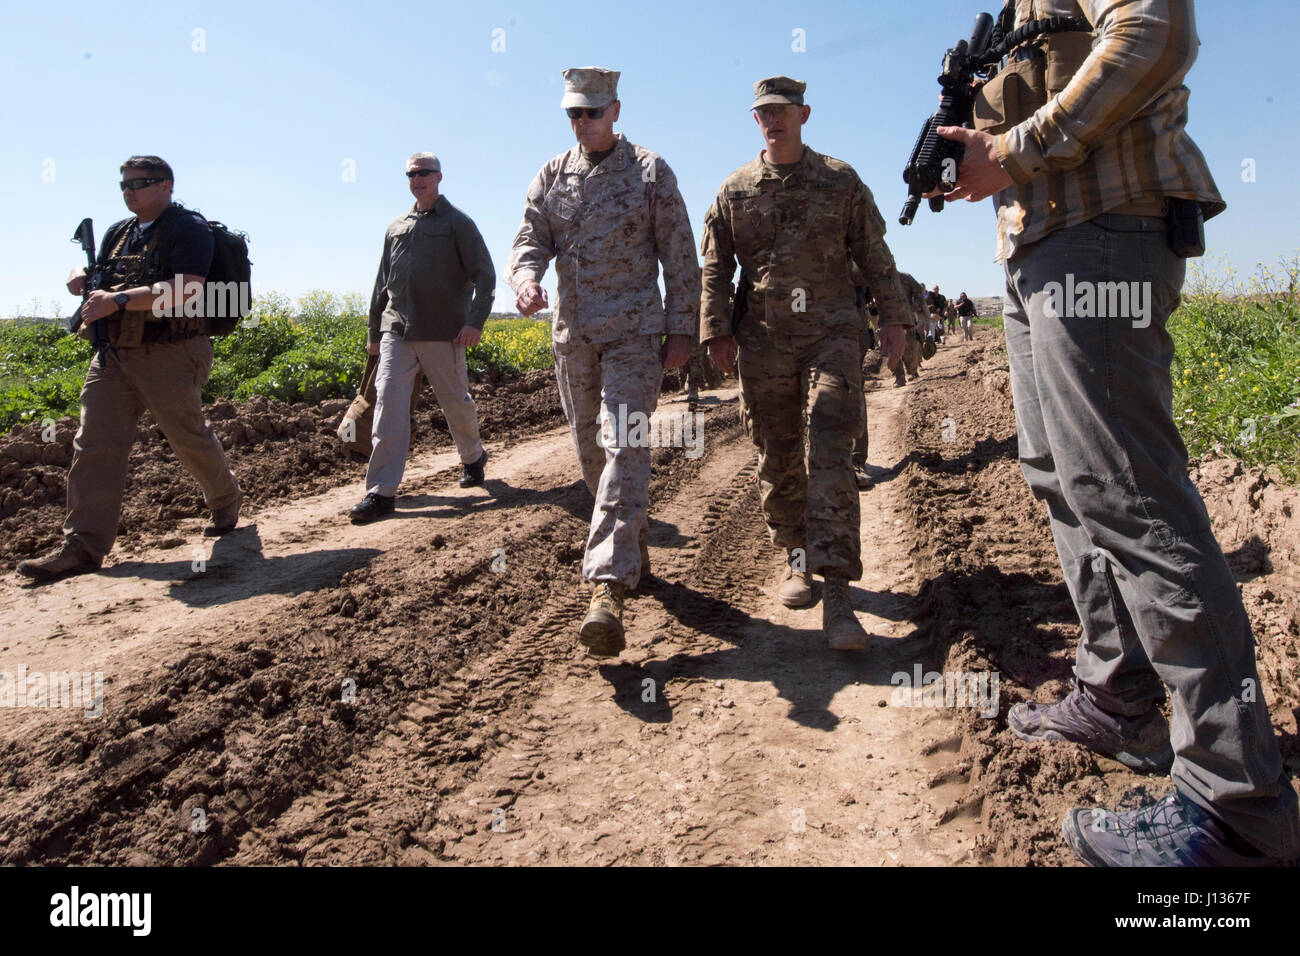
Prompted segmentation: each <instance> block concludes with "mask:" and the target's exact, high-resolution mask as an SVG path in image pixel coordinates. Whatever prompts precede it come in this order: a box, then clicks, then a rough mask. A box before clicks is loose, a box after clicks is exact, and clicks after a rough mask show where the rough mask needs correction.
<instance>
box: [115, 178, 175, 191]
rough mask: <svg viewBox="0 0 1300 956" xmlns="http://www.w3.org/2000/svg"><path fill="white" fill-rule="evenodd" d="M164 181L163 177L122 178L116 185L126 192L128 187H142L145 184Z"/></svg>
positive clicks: (149, 184) (150, 184)
mask: <svg viewBox="0 0 1300 956" xmlns="http://www.w3.org/2000/svg"><path fill="white" fill-rule="evenodd" d="M166 181H167V180H165V179H124V180H122V181H121V182H120V183H118V185H119V186H121V187H122V192H126V191H127V190H128V189H144V187H145V186H152V185H154V184H155V183H165V182H166Z"/></svg>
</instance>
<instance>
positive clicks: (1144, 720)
mask: <svg viewBox="0 0 1300 956" xmlns="http://www.w3.org/2000/svg"><path fill="white" fill-rule="evenodd" d="M1008 6H1009V10H1013V11H1014V26H1016V27H1020V26H1022V25H1024V24H1025V23H1027V22H1029V21H1031V20H1034V19H1040V18H1046V17H1053V16H1061V17H1076V18H1077V17H1082V18H1083V21H1081V22H1080V23H1078V24H1077V25H1076V26H1078V27H1080V28H1081V29H1082V30H1084V31H1087V30H1089V29H1090V30H1091V44H1090V45H1089V42H1088V39H1087V35H1086V33H1085V34H1083V44H1082V47H1078V46H1077V45H1076V46H1075V49H1077V50H1079V51H1080V52H1079V55H1078V58H1077V61H1076V62H1074V63H1071V64H1070V67H1069V68H1068V69H1065V70H1063V69H1062V67H1061V61H1062V55H1061V53H1062V51H1063V50H1068V49H1069V48H1070V46H1071V44H1072V43H1075V44H1077V42H1078V37H1079V36H1080V34H1079V33H1075V34H1073V36H1074V37H1075V40H1072V41H1067V42H1061V43H1060V44H1059V45H1057V46H1056V47H1055V48H1053V40H1054V39H1055V37H1053V36H1047V37H1041V38H1038V39H1036V40H1031V41H1030V42H1029V43H1027V44H1025V48H1023V49H1020V50H1018V51H1016V53H1015V54H1014V55H1013V62H1018V61H1023V60H1026V59H1032V57H1034V56H1043V59H1044V61H1045V63H1046V76H1047V83H1046V84H1045V86H1046V99H1045V102H1043V104H1042V105H1041V106H1040V107H1039V108H1037V109H1036V110H1034V111H1033V113H1032V115H1029V116H1009V117H1006V123H1007V124H1011V125H1009V127H1008V128H1005V129H1003V131H1001V132H999V133H997V135H993V134H992V133H990V132H977V131H975V130H967V129H961V128H956V127H945V128H942V129H940V131H939V132H940V135H942V136H945V137H947V138H949V139H954V140H959V141H961V142H962V143H963V144H964V145H965V147H966V154H965V157H964V159H963V161H962V163H961V166H960V169H959V172H958V185H957V189H956V191H955V192H952V193H949V194H948V198H949V199H960V198H966V199H969V200H971V201H978V200H981V199H985V198H987V197H989V196H994V197H995V200H994V201H995V205H996V207H997V212H998V256H997V259H998V261H999V262H1000V263H1002V264H1003V265H1004V267H1005V270H1006V277H1007V295H1006V315H1005V326H1006V339H1007V354H1008V356H1009V359H1010V364H1011V374H1012V392H1013V396H1014V400H1015V407H1016V421H1017V429H1018V437H1019V449H1020V462H1021V468H1022V471H1023V472H1024V475H1025V478H1026V480H1027V481H1028V482H1029V486H1030V488H1031V489H1032V490H1033V492H1034V495H1035V496H1036V497H1038V498H1040V499H1042V500H1043V501H1045V502H1046V503H1047V507H1048V512H1049V514H1050V517H1051V524H1052V532H1053V535H1054V538H1055V541H1056V547H1057V553H1058V554H1059V556H1060V559H1061V564H1062V568H1063V571H1064V574H1065V579H1066V583H1067V584H1068V586H1069V588H1070V593H1071V596H1072V597H1073V599H1074V603H1075V607H1076V609H1077V610H1078V612H1079V618H1080V621H1081V624H1082V636H1081V638H1080V640H1079V646H1078V650H1077V657H1076V663H1075V681H1076V688H1075V690H1074V691H1073V692H1072V693H1071V694H1070V695H1069V696H1068V697H1066V698H1065V699H1064V700H1063V701H1060V702H1058V703H1056V704H1051V705H1043V704H1035V703H1030V704H1018V705H1016V706H1015V707H1013V708H1012V709H1011V711H1010V713H1009V714H1008V724H1009V725H1010V727H1011V729H1012V730H1013V731H1014V732H1015V733H1016V734H1017V736H1019V737H1021V738H1024V739H1027V740H1039V741H1052V742H1059V741H1062V740H1069V741H1073V742H1076V743H1080V744H1083V745H1085V746H1088V747H1090V748H1092V749H1094V750H1097V751H1099V752H1102V753H1105V754H1108V755H1110V756H1113V757H1115V758H1116V759H1118V760H1120V761H1121V762H1122V763H1124V764H1126V765H1127V766H1129V767H1131V768H1133V769H1136V770H1139V771H1141V772H1148V773H1151V772H1157V773H1164V772H1166V771H1170V770H1171V768H1172V777H1173V781H1174V786H1175V790H1174V792H1173V793H1172V794H1170V795H1169V796H1168V797H1166V798H1165V799H1164V800H1161V801H1159V802H1158V803H1156V804H1153V805H1150V806H1146V807H1143V808H1141V809H1139V810H1136V811H1132V812H1127V813H1112V812H1109V811H1106V810H1102V809H1087V810H1085V809H1076V810H1072V811H1071V812H1070V813H1069V814H1068V815H1067V817H1066V820H1065V823H1064V826H1063V832H1064V835H1065V838H1066V841H1067V842H1068V843H1069V844H1070V846H1071V848H1072V849H1074V851H1075V852H1076V853H1077V854H1078V855H1079V856H1080V857H1081V858H1082V859H1083V860H1084V861H1085V862H1087V863H1090V864H1092V865H1266V864H1270V863H1275V862H1277V861H1281V860H1289V859H1293V858H1295V857H1296V856H1297V854H1298V853H1300V815H1298V814H1297V802H1296V795H1295V791H1294V790H1293V789H1292V788H1291V785H1290V782H1289V781H1288V779H1287V776H1286V773H1285V771H1284V770H1283V769H1282V761H1281V755H1280V753H1279V749H1278V745H1277V740H1276V737H1275V735H1274V732H1273V728H1272V725H1271V723H1270V721H1269V715H1268V709H1267V707H1266V705H1265V703H1264V699H1263V694H1262V693H1261V691H1260V687H1259V675H1258V673H1257V672H1256V667H1255V659H1254V641H1253V636H1252V634H1251V625H1250V621H1249V619H1248V618H1247V616H1246V612H1245V609H1244V608H1243V606H1242V602H1241V598H1240V596H1239V594H1238V592H1237V588H1236V585H1235V583H1234V581H1233V577H1232V573H1231V571H1230V570H1229V569H1228V566H1227V563H1226V561H1225V560H1224V558H1223V554H1222V552H1221V551H1220V549H1219V546H1218V543H1217V542H1216V541H1215V539H1214V535H1213V532H1212V531H1211V530H1210V522H1209V517H1208V515H1207V513H1206V510H1205V505H1204V503H1203V502H1202V500H1201V497H1200V494H1199V493H1198V492H1197V490H1196V487H1195V486H1194V485H1193V484H1192V483H1191V481H1190V480H1189V478H1188V477H1187V450H1186V448H1185V446H1184V445H1183V442H1182V439H1181V437H1180V436H1179V434H1178V429H1177V427H1176V426H1175V424H1174V421H1173V415H1172V410H1171V399H1172V385H1171V382H1170V376H1169V367H1170V362H1171V360H1172V358H1173V354H1174V344H1173V341H1172V340H1171V339H1170V337H1169V335H1168V333H1167V332H1166V331H1165V322H1166V320H1167V319H1168V317H1169V315H1170V314H1171V313H1172V312H1173V311H1174V309H1175V308H1176V307H1177V306H1178V302H1179V297H1180V291H1181V288H1182V284H1183V277H1184V271H1185V265H1186V263H1185V260H1184V259H1183V258H1181V257H1180V254H1181V255H1184V256H1185V255H1199V254H1200V250H1198V249H1197V248H1196V246H1197V245H1198V243H1197V242H1196V237H1195V224H1196V219H1195V215H1194V213H1195V211H1196V209H1197V207H1198V206H1199V210H1200V212H1201V213H1202V214H1203V216H1204V218H1205V219H1209V218H1211V217H1212V216H1214V215H1217V214H1218V213H1220V212H1222V211H1223V210H1224V208H1225V204H1224V202H1223V200H1222V198H1221V197H1220V195H1219V192H1218V190H1217V188H1216V187H1215V184H1214V180H1213V178H1212V177H1211V176H1210V172H1209V169H1208V167H1207V166H1206V163H1205V159H1204V158H1203V157H1202V155H1201V153H1200V151H1199V150H1198V149H1197V147H1196V145H1195V143H1193V142H1192V140H1191V138H1190V137H1189V136H1188V135H1187V132H1186V129H1185V127H1186V122H1187V100H1188V90H1187V87H1186V86H1184V85H1182V80H1183V77H1184V76H1185V75H1186V74H1187V72H1188V70H1190V69H1191V66H1192V63H1193V62H1194V61H1195V59H1196V52H1197V45H1198V40H1197V37H1196V28H1195V20H1194V16H1193V10H1192V2H1191V0H1009V4H1008ZM1062 36H1065V34H1062ZM1034 48H1037V49H1034ZM1044 48H1045V49H1044ZM1022 65H1025V64H1023V63H1022ZM1053 70H1055V71H1056V75H1057V78H1058V79H1059V80H1060V88H1059V90H1054V89H1053V84H1052V82H1051V81H1052V73H1053ZM978 113H979V109H978V107H977V115H978ZM1004 125H1005V124H1004ZM1180 200H1183V201H1186V202H1180ZM1189 211H1190V212H1191V213H1192V214H1193V215H1192V216H1191V223H1192V229H1191V230H1190V232H1191V233H1192V235H1191V238H1190V240H1188V241H1183V242H1181V243H1179V245H1180V248H1179V249H1178V250H1177V251H1175V249H1174V248H1173V238H1174V235H1175V233H1174V231H1173V230H1172V229H1169V226H1168V225H1167V221H1168V224H1172V223H1173V221H1174V219H1173V216H1174V215H1175V214H1184V215H1185V214H1186V213H1188V212H1189ZM1183 221H1184V222H1186V221H1187V220H1186V218H1184V220H1183ZM1167 232H1168V235H1167ZM1179 235H1182V233H1179ZM1166 687H1168V689H1169V692H1170V696H1171V698H1172V701H1171V703H1172V707H1171V710H1172V715H1173V721H1172V723H1173V732H1172V743H1171V735H1170V729H1169V726H1168V725H1167V724H1166V722H1165V719H1164V717H1163V716H1162V715H1161V714H1160V711H1159V710H1158V709H1157V704H1158V703H1159V702H1160V701H1162V700H1163V699H1164V698H1165V688H1166Z"/></svg>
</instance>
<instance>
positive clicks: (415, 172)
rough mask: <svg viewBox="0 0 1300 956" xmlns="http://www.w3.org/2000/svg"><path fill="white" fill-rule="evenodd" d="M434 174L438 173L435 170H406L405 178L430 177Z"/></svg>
mask: <svg viewBox="0 0 1300 956" xmlns="http://www.w3.org/2000/svg"><path fill="white" fill-rule="evenodd" d="M436 172H438V170H436V169H408V170H407V171H406V178H407V179H414V178H415V177H416V176H421V177H423V176H432V175H433V174H434V173H436Z"/></svg>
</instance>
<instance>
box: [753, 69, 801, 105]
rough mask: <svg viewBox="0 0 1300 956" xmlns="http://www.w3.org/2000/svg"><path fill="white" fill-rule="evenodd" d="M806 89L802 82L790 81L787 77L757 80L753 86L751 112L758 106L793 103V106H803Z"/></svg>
mask: <svg viewBox="0 0 1300 956" xmlns="http://www.w3.org/2000/svg"><path fill="white" fill-rule="evenodd" d="M807 88H808V84H807V83H805V82H804V81H803V80H792V79H790V77H788V76H769V77H768V78H767V79H766V80H759V81H758V82H757V83H755V84H754V104H753V105H752V106H751V107H750V109H751V110H756V109H758V108H759V107H760V106H767V105H769V104H772V105H776V106H784V105H785V104H787V103H793V104H794V105H795V106H803V91H804V90H806V89H807Z"/></svg>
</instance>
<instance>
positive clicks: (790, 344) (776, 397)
mask: <svg viewBox="0 0 1300 956" xmlns="http://www.w3.org/2000/svg"><path fill="white" fill-rule="evenodd" d="M738 345H739V355H738V359H737V364H738V367H739V371H740V401H741V415H742V417H743V420H744V424H745V430H746V431H747V432H748V434H749V436H750V438H751V439H752V440H753V442H754V444H755V445H757V446H758V460H759V465H758V481H759V494H760V497H761V499H762V504H763V518H764V520H765V521H766V522H767V528H768V534H769V535H770V536H771V539H772V543H773V544H775V545H776V546H777V547H779V548H785V549H790V548H805V549H806V551H807V558H808V563H807V568H808V570H809V571H811V572H815V573H818V574H822V575H826V574H832V575H836V576H841V577H846V578H848V579H850V580H854V581H856V580H858V579H859V578H861V577H862V555H861V546H860V542H859V540H858V528H859V510H858V485H857V481H856V479H855V478H854V475H853V445H854V442H855V441H856V440H857V439H858V438H859V437H860V436H861V434H862V431H863V426H862V419H863V417H864V414H865V399H864V396H863V393H862V364H861V352H860V351H859V343H858V337H857V335H855V334H848V335H842V334H835V335H825V336H820V337H816V338H801V339H800V340H792V339H790V338H780V339H777V338H773V337H772V336H770V335H769V334H768V332H767V330H766V329H765V328H764V327H763V326H762V325H761V324H760V323H758V322H750V323H746V324H745V325H744V326H743V327H742V328H741V331H740V335H739V340H738ZM805 442H806V443H807V449H808V450H807V454H806V456H805V452H804V448H805Z"/></svg>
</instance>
